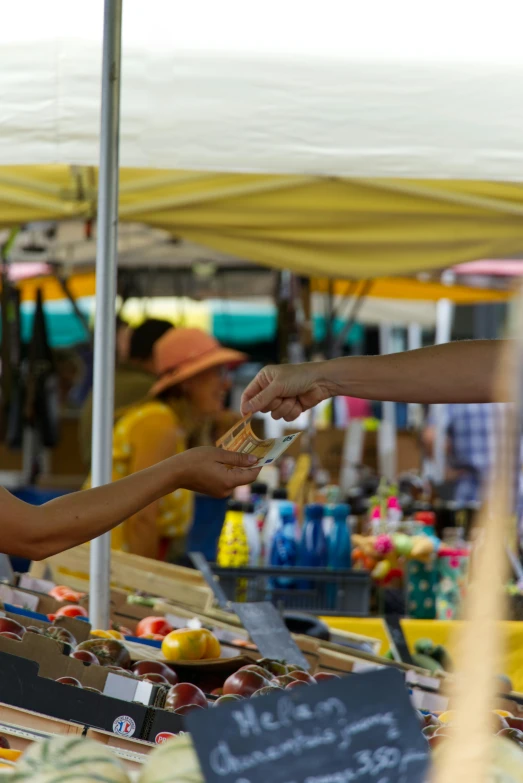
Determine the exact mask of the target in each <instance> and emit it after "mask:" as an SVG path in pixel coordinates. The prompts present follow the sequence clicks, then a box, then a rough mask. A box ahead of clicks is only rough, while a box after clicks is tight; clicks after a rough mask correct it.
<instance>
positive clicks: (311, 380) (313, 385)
mask: <svg viewBox="0 0 523 783" xmlns="http://www.w3.org/2000/svg"><path fill="white" fill-rule="evenodd" d="M323 366H324V365H323V363H313V364H286V365H281V366H278V367H265V369H263V370H261V371H260V372H259V373H258V375H257V376H256V378H255V379H254V380H253V381H252V383H251V384H250V385H249V386H248V387H247V389H246V390H245V392H244V394H243V397H242V406H241V407H242V413H243V415H244V416H246V415H247V414H249V413H258V411H261V412H262V413H269V412H271V413H272V418H273V419H285V421H294V419H297V418H298V416H299V415H300V414H301V413H303V411H306V410H309V408H313V407H314V406H315V405H318V403H320V402H322V400H326V399H327V398H328V397H330V396H331V392H330V391H329V389H328V386H327V383H326V381H325V380H324V378H323V376H322V369H323Z"/></svg>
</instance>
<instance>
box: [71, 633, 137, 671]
mask: <svg viewBox="0 0 523 783" xmlns="http://www.w3.org/2000/svg"><path fill="white" fill-rule="evenodd" d="M76 650H77V651H80V650H87V652H90V653H93V655H94V656H95V657H96V658H97V659H98V663H100V665H101V666H117V667H119V668H121V669H130V668H131V656H130V655H129V651H128V649H127V647H126V646H125V645H124V644H122V642H120V641H119V640H118V639H88V640H87V641H86V642H81V643H80V644H79V645H78V647H77V648H76Z"/></svg>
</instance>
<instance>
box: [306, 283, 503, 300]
mask: <svg viewBox="0 0 523 783" xmlns="http://www.w3.org/2000/svg"><path fill="white" fill-rule="evenodd" d="M329 289H330V284H329V281H328V280H325V279H314V280H313V281H312V290H313V291H316V292H318V293H323V294H326V293H327V292H328V291H329ZM331 291H332V293H333V294H334V296H340V297H346V296H349V297H351V296H361V295H365V296H366V297H372V298H373V299H405V300H409V301H426V302H437V301H438V300H440V299H450V301H452V302H454V304H457V305H474V304H488V303H489V302H490V303H494V302H507V301H508V300H509V299H511V298H512V296H513V292H512V291H496V290H494V289H489V288H473V287H471V286H465V285H445V284H444V283H438V282H432V281H430V282H429V281H427V282H425V281H423V280H417V279H415V278H410V277H380V278H377V279H375V280H372V281H368V284H367V281H358V282H352V281H350V280H335V281H334V284H333V285H332V289H331Z"/></svg>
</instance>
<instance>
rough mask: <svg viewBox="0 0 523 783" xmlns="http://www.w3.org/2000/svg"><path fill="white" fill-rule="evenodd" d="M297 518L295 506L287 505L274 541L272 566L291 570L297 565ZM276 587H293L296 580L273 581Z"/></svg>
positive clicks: (276, 579)
mask: <svg viewBox="0 0 523 783" xmlns="http://www.w3.org/2000/svg"><path fill="white" fill-rule="evenodd" d="M297 549H298V548H297V545H296V516H295V513H294V505H293V504H292V503H287V504H285V506H283V508H282V509H281V527H280V529H279V530H278V532H277V533H276V535H275V536H274V538H273V540H272V547H271V556H270V565H271V566H284V567H285V568H291V567H292V566H295V565H296V556H297ZM271 583H272V584H273V586H274V587H292V586H293V584H294V580H293V579H291V578H290V577H277V578H274V579H271Z"/></svg>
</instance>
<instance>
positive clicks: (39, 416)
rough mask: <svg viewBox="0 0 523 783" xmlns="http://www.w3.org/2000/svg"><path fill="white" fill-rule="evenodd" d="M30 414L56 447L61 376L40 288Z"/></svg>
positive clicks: (31, 420) (30, 378) (30, 375)
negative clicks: (49, 334) (48, 332)
mask: <svg viewBox="0 0 523 783" xmlns="http://www.w3.org/2000/svg"><path fill="white" fill-rule="evenodd" d="M25 411H26V418H27V420H28V422H29V424H30V425H31V426H32V427H33V428H34V429H35V431H36V432H37V434H38V435H39V438H40V443H41V445H42V446H43V447H44V448H48V449H49V448H54V447H55V446H56V444H57V443H58V438H59V425H58V422H59V394H58V378H57V375H56V368H55V363H54V358H53V354H52V351H51V348H50V345H49V341H48V339H47V325H46V319H45V314H44V306H43V300H42V292H41V291H40V290H38V292H37V298H36V307H35V314H34V320H33V334H32V337H31V344H30V347H29V369H28V382H27V396H26V404H25Z"/></svg>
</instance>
